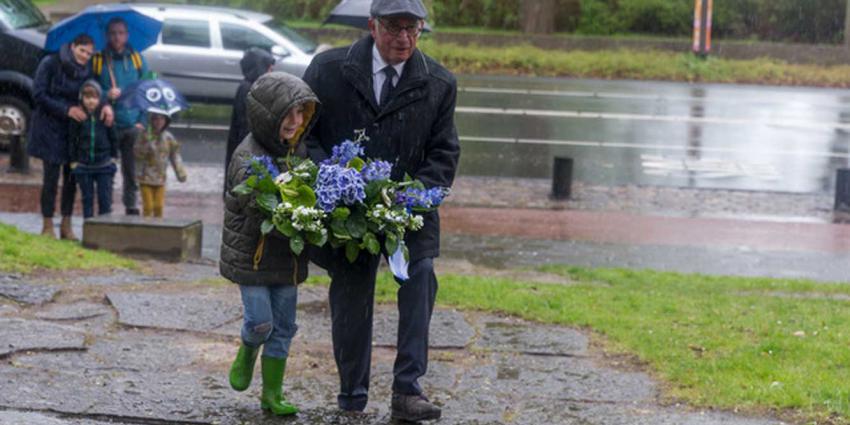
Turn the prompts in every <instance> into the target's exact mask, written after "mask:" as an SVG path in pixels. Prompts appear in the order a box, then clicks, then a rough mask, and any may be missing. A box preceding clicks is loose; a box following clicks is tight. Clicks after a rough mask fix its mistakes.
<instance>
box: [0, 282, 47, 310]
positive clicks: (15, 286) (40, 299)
mask: <svg viewBox="0 0 850 425" xmlns="http://www.w3.org/2000/svg"><path fill="white" fill-rule="evenodd" d="M58 293H59V288H57V287H55V286H51V285H39V284H30V283H26V282H0V296H3V297H6V298H8V299H10V300H13V301H17V302H19V303H24V304H36V305H37V304H44V303H48V302H50V301H53V298H54V297H55V296H56V294H58Z"/></svg>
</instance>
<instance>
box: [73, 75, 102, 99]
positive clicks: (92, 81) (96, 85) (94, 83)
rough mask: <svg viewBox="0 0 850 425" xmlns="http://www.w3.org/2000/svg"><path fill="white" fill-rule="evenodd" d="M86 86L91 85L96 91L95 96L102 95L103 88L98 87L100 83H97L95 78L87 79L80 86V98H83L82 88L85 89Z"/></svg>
mask: <svg viewBox="0 0 850 425" xmlns="http://www.w3.org/2000/svg"><path fill="white" fill-rule="evenodd" d="M86 87H93V88H94V89H95V91H97V97H101V98H102V97H103V89H102V88H100V83H98V82H97V80H94V79H88V80H86V81H85V82H84V83H83V85H81V86H80V93H79V98H80V100H83V89H85V88H86Z"/></svg>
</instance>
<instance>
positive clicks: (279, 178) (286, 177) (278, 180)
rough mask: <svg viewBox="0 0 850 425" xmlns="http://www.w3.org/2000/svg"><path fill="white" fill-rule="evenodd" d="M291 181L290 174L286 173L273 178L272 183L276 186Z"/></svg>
mask: <svg viewBox="0 0 850 425" xmlns="http://www.w3.org/2000/svg"><path fill="white" fill-rule="evenodd" d="M291 181H292V174H291V173H290V172H289V171H287V172H285V173H280V174H278V176H277V177H275V178H274V182H275V183H277V184H286V183H289V182H291Z"/></svg>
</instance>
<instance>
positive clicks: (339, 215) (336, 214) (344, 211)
mask: <svg viewBox="0 0 850 425" xmlns="http://www.w3.org/2000/svg"><path fill="white" fill-rule="evenodd" d="M349 215H351V210H350V209H348V208H346V207H337V208H335V209H334V210H333V212H332V213H331V217H333V219H334V220H342V221H344V220H345V219H347V218H348V216H349Z"/></svg>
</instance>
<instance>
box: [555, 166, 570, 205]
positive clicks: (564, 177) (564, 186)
mask: <svg viewBox="0 0 850 425" xmlns="http://www.w3.org/2000/svg"><path fill="white" fill-rule="evenodd" d="M572 189H573V159H572V158H566V157H564V158H561V157H555V165H554V167H553V169H552V198H553V199H559V200H563V199H570V195H571V194H572Z"/></svg>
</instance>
